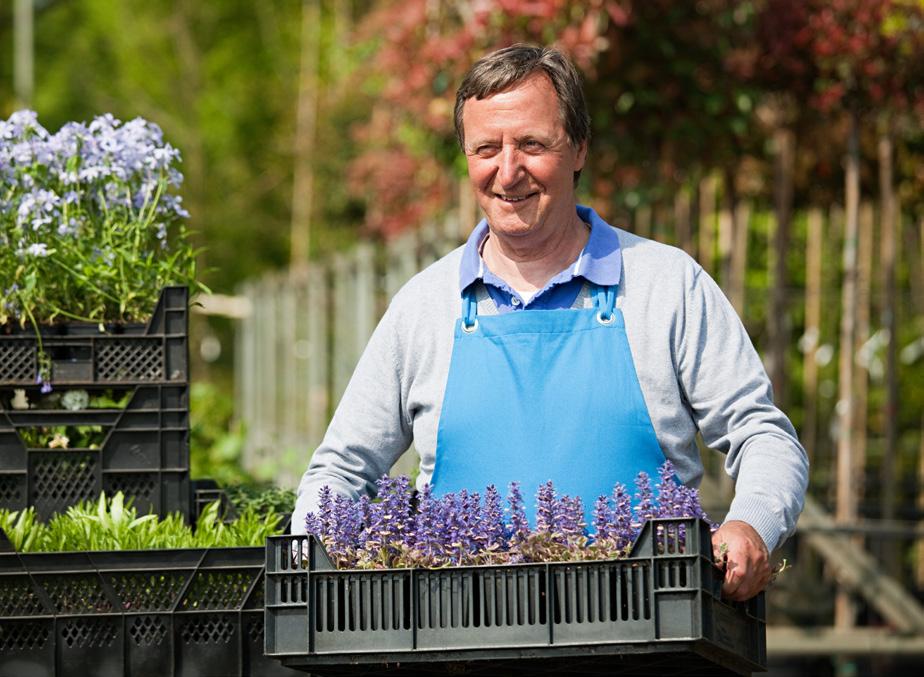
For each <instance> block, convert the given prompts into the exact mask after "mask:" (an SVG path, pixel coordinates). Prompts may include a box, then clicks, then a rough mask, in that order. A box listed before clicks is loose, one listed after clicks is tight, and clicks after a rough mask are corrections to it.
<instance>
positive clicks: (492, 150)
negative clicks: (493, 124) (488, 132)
mask: <svg viewBox="0 0 924 677" xmlns="http://www.w3.org/2000/svg"><path fill="white" fill-rule="evenodd" d="M496 154H497V146H496V145H494V144H492V143H483V144H481V145H480V146H476V147H475V155H478V156H479V157H492V156H493V155H496Z"/></svg>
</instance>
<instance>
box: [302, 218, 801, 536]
mask: <svg viewBox="0 0 924 677" xmlns="http://www.w3.org/2000/svg"><path fill="white" fill-rule="evenodd" d="M616 230H617V233H618V235H619V242H620V246H621V248H622V256H623V268H622V280H621V281H620V284H619V295H618V299H617V306H618V307H619V308H621V310H622V313H623V316H624V317H625V323H626V332H627V334H628V337H629V346H630V349H631V351H632V357H633V360H634V362H635V368H636V371H637V373H638V378H639V382H640V383H641V387H642V394H643V395H644V398H645V402H646V404H647V405H648V411H649V413H650V415H651V420H652V423H653V424H654V429H655V433H656V434H657V437H658V442H659V443H660V445H661V449H662V451H663V452H664V455H665V456H666V457H667V458H668V459H670V460H671V461H672V462H673V464H674V466H675V469H676V473H677V476H678V477H679V478H680V480H681V481H683V482H684V483H685V484H687V485H690V486H696V485H698V483H699V481H700V479H701V478H702V474H703V465H702V462H701V460H700V455H699V451H698V449H697V446H696V443H695V440H694V436H695V435H696V432H697V431H700V432H701V433H702V436H703V440H704V441H705V443H706V445H707V446H709V447H711V448H713V449H717V450H719V451H721V452H723V453H725V455H726V460H725V469H726V471H727V472H728V474H729V475H730V476H731V477H732V478H733V479H735V497H734V499H733V500H732V503H731V507H730V509H729V511H728V514H727V515H726V521H727V520H743V521H745V522H747V523H749V524H750V525H751V526H753V527H754V529H755V530H756V531H757V532H758V533H759V534H760V535H761V537H762V538H763V539H764V542H765V543H766V544H767V547H768V548H769V549H770V550H773V549H774V548H775V547H777V546H778V545H779V544H781V543H782V541H783V540H785V538H786V537H788V536H789V535H790V534H791V533H792V532H793V530H794V529H795V525H796V519H797V517H798V516H799V513H800V512H801V511H802V505H803V499H804V495H805V490H806V486H807V484H808V460H807V457H806V454H805V450H804V449H803V448H802V446H801V445H800V444H799V441H798V439H797V437H796V432H795V429H794V428H793V426H792V424H791V423H790V421H789V419H788V418H787V417H786V416H785V415H784V414H783V413H782V412H781V411H780V410H779V409H777V408H776V407H775V406H774V405H773V401H772V393H771V386H770V381H769V379H768V378H767V374H766V372H765V371H764V368H763V365H762V364H761V361H760V357H759V356H758V355H757V352H756V351H755V349H754V347H753V345H752V344H751V341H750V339H749V337H748V335H747V333H746V332H745V329H744V327H743V326H742V324H741V321H740V320H739V319H738V316H737V314H736V313H735V311H734V309H733V308H732V307H731V305H730V304H729V302H728V300H727V299H726V298H725V295H724V294H723V292H722V291H721V289H719V287H718V286H717V285H716V283H715V282H714V281H713V280H712V278H711V277H709V275H708V274H707V273H706V272H705V271H704V270H703V269H702V268H701V267H700V266H699V264H697V263H696V262H695V261H694V260H693V259H692V258H691V257H689V256H688V255H687V254H686V253H685V252H683V251H681V250H680V249H677V248H675V247H670V246H667V245H663V244H660V243H658V242H655V241H652V240H647V239H645V238H641V237H638V236H636V235H633V234H631V233H628V232H626V231H624V230H621V229H616ZM462 250H463V248H462V247H460V248H458V249H456V250H455V251H453V252H451V253H450V254H448V255H447V256H445V257H443V258H442V259H440V260H439V261H437V262H436V263H434V264H433V265H431V266H429V267H428V268H427V269H426V270H424V271H422V272H420V273H418V274H417V275H415V276H414V277H413V278H412V279H411V280H410V281H409V282H408V283H407V284H406V285H405V286H404V287H403V288H402V289H401V290H400V291H399V292H398V293H397V294H396V295H395V297H394V299H393V300H392V302H391V304H390V306H389V308H388V310H387V312H386V313H385V315H384V317H383V318H382V320H381V321H380V323H379V325H378V327H377V328H376V330H375V332H374V333H373V335H372V338H371V339H370V340H369V344H368V345H367V346H366V349H365V351H364V352H363V355H362V357H361V358H360V361H359V364H358V365H357V367H356V371H355V372H354V373H353V376H352V378H351V379H350V382H349V385H348V386H347V389H346V391H345V392H344V394H343V398H342V399H341V401H340V404H339V405H338V407H337V410H336V412H335V413H334V417H333V419H332V421H331V423H330V427H329V428H328V430H327V434H326V435H325V436H324V439H323V441H322V442H321V445H320V446H319V447H318V449H317V450H316V451H315V452H314V455H313V456H312V458H311V463H310V465H309V467H308V470H307V471H306V472H305V474H304V476H303V477H302V480H301V484H300V485H299V489H298V500H297V502H296V507H295V513H294V514H293V517H292V529H293V531H294V532H296V533H301V532H303V531H304V518H305V515H306V513H307V512H308V511H309V510H316V509H317V492H318V490H319V489H320V488H321V487H322V486H324V485H329V486H330V487H331V489H332V490H333V491H334V492H336V493H341V494H344V495H347V496H350V497H352V498H354V499H355V498H358V497H359V495H361V494H364V493H365V494H370V495H371V494H374V490H375V486H374V483H375V480H376V479H377V478H379V477H381V476H382V475H383V474H385V473H387V472H388V470H389V469H390V468H391V466H392V464H393V463H394V462H395V461H396V460H397V459H398V457H399V456H400V455H401V454H402V453H403V452H404V451H405V450H406V449H407V448H408V447H409V445H410V444H411V442H412V441H413V443H414V446H415V448H416V449H417V452H418V453H419V454H420V475H419V476H418V479H417V485H418V488H419V487H422V486H423V484H424V483H426V482H428V481H429V480H430V477H431V476H432V473H433V468H434V462H435V452H436V436H437V427H438V424H439V418H440V409H441V407H442V403H443V389H444V387H445V384H446V378H447V375H448V372H449V362H450V357H451V354H452V344H453V331H454V325H455V322H456V320H457V319H458V318H459V317H460V310H461V301H460V290H459V264H460V260H461V255H462ZM478 284H479V285H480V284H481V283H480V282H479V283H478ZM479 299H480V300H479V306H478V312H479V314H485V313H494V312H496V307H495V306H494V303H493V301H491V299H490V297H489V296H488V295H487V293H486V291H485V290H484V288H483V286H482V289H481V291H480V294H479ZM591 304H592V302H591V299H590V298H589V297H588V295H587V294H586V292H583V293H582V294H581V295H579V296H578V298H577V300H576V301H575V306H576V307H578V306H583V307H588V306H590V305H591ZM518 312H529V310H524V311H518ZM567 407H568V403H567V402H562V410H561V412H560V414H561V415H572V416H580V415H581V412H577V411H575V412H569V411H568V408H567ZM486 414H487V415H496V413H494V412H486ZM501 415H502V414H501ZM473 489H475V490H481V489H483V487H473Z"/></svg>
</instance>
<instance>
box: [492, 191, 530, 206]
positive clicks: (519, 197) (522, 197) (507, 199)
mask: <svg viewBox="0 0 924 677" xmlns="http://www.w3.org/2000/svg"><path fill="white" fill-rule="evenodd" d="M534 195H537V193H530V194H529V195H502V194H500V193H494V197H496V198H497V199H499V200H502V201H504V202H509V203H511V204H515V203H517V202H523V201H524V200H528V199H529V198H531V197H533V196H534Z"/></svg>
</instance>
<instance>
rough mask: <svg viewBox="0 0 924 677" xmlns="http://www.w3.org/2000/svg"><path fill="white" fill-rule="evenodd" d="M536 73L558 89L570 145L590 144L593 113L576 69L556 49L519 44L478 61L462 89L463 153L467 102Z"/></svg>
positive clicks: (458, 122) (456, 118)
mask: <svg viewBox="0 0 924 677" xmlns="http://www.w3.org/2000/svg"><path fill="white" fill-rule="evenodd" d="M537 72H543V73H545V74H546V75H547V76H548V78H549V80H550V81H551V83H552V86H553V87H554V88H555V94H556V95H557V97H558V108H559V111H560V112H561V119H562V124H563V125H564V127H565V133H566V134H567V135H568V140H569V141H570V142H571V145H572V146H573V147H574V148H578V147H579V146H580V145H581V144H582V143H584V142H585V141H589V140H590V113H588V112H587V102H586V101H585V99H584V88H583V86H582V85H581V76H580V74H579V73H578V70H577V68H575V67H574V64H572V63H571V62H570V61H569V60H568V59H567V58H566V57H565V55H564V54H562V53H561V52H559V51H558V50H557V49H554V48H552V47H534V46H532V45H526V44H522V43H520V44H516V45H512V46H510V47H505V48H504V49H499V50H497V51H496V52H492V53H490V54H488V55H487V56H485V57H482V58H481V59H479V60H478V61H476V62H475V64H474V65H473V66H472V67H471V68H470V69H469V71H468V73H466V75H465V78H464V79H463V80H462V84H461V85H459V91H457V92H456V107H455V111H454V114H453V122H454V123H455V126H456V138H458V140H459V145H460V146H462V148H463V150H464V148H465V132H464V130H463V129H462V108H463V106H464V105H465V102H466V101H468V100H469V99H471V98H472V97H475V98H476V99H479V100H480V99H484V98H486V97H489V96H491V95H492V94H497V93H498V92H503V91H505V90H507V89H510V88H511V87H514V86H515V85H516V84H518V83H519V82H522V81H523V80H525V79H526V78H527V77H529V76H530V75H532V74H533V73H537ZM575 178H576V177H575Z"/></svg>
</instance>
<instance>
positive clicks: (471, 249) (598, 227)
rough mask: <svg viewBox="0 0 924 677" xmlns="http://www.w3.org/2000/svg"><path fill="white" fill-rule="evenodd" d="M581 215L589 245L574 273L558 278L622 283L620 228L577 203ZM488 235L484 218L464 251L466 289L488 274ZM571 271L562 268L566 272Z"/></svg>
mask: <svg viewBox="0 0 924 677" xmlns="http://www.w3.org/2000/svg"><path fill="white" fill-rule="evenodd" d="M577 215H578V216H579V217H580V219H581V220H582V221H583V222H584V223H586V224H587V225H589V226H590V237H589V238H588V239H587V244H586V245H584V249H583V250H581V253H580V254H579V255H578V257H577V259H576V260H575V261H574V263H572V264H571V265H570V266H569V268H570V275H565V276H562V275H561V274H560V275H558V276H556V277H565V278H566V279H570V278H573V277H578V276H580V277H583V278H584V279H585V280H587V281H588V282H590V283H592V284H598V285H600V286H602V287H608V286H611V285H616V284H619V280H620V279H621V277H622V252H621V251H620V249H619V235H618V234H617V233H616V230H615V229H614V228H613V227H612V226H610V225H609V224H608V223H607V222H606V221H604V220H603V219H601V218H600V216H599V215H598V214H597V212H595V211H594V210H593V209H591V208H590V207H584V206H583V205H578V206H577ZM487 236H488V221H487V219H482V220H481V221H480V222H479V223H478V225H477V226H475V229H474V230H473V231H472V233H471V235H469V236H468V240H467V241H466V243H465V249H464V250H463V251H462V263H461V265H460V266H459V289H463V290H464V289H465V288H466V287H468V286H469V285H470V284H472V282H474V281H475V280H483V279H484V276H485V265H484V259H482V258H481V254H480V251H481V245H482V244H483V243H484V240H485V238H486V237H487ZM565 272H567V271H562V273H565Z"/></svg>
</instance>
